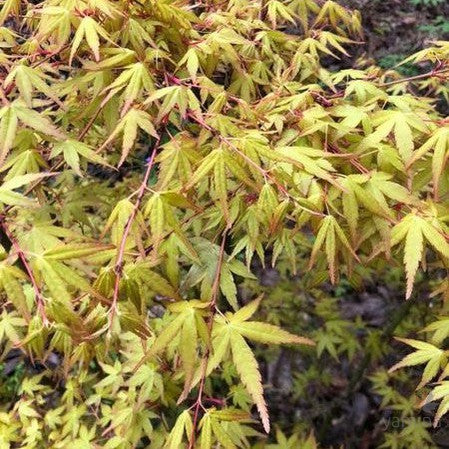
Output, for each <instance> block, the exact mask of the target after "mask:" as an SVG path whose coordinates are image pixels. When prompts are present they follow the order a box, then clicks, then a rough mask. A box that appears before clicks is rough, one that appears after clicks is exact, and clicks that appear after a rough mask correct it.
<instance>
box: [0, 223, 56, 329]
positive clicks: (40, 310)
mask: <svg viewBox="0 0 449 449" xmlns="http://www.w3.org/2000/svg"><path fill="white" fill-rule="evenodd" d="M0 226H1V228H2V229H3V232H4V233H5V234H6V236H7V237H8V239H9V241H10V242H11V243H12V246H13V248H14V249H15V251H16V253H17V255H18V256H19V258H20V260H21V261H22V263H23V266H24V267H25V270H26V272H27V274H28V277H29V278H30V281H31V284H32V286H33V289H34V295H35V297H36V305H37V311H38V313H39V315H40V316H41V319H42V322H43V323H44V325H45V326H48V324H49V321H48V318H47V315H46V314H45V307H44V304H45V302H44V297H43V296H42V292H41V289H40V287H39V285H38V284H37V282H36V278H35V277H34V274H33V270H32V269H31V267H30V264H29V262H28V260H27V258H26V256H25V252H24V251H23V250H22V248H21V247H20V245H19V242H18V241H17V239H16V238H15V237H14V235H13V234H12V233H11V231H10V230H9V227H8V225H7V224H6V221H5V217H4V215H2V216H0Z"/></svg>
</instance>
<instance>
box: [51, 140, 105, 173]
mask: <svg viewBox="0 0 449 449" xmlns="http://www.w3.org/2000/svg"><path fill="white" fill-rule="evenodd" d="M61 153H62V155H63V156H64V159H65V161H66V162H67V164H68V165H69V167H71V168H72V169H73V170H74V171H75V173H76V174H77V175H78V176H81V177H83V173H82V172H81V169H80V156H82V157H84V158H85V159H87V160H88V161H90V162H93V163H95V164H100V165H104V166H107V167H110V165H109V164H108V163H107V162H106V161H105V160H104V159H103V158H102V157H101V156H100V155H99V154H98V153H97V152H95V151H94V150H93V149H92V148H91V147H89V145H86V144H85V143H82V142H79V141H77V140H75V139H67V140H65V141H62V142H57V143H56V144H55V145H54V146H53V149H52V151H51V154H50V159H53V158H55V157H56V156H58V155H59V154H61Z"/></svg>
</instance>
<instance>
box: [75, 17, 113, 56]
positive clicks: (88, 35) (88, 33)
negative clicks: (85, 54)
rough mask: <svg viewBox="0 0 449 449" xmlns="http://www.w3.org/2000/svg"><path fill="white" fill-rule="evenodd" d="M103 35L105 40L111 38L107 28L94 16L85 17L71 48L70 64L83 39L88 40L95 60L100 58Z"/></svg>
mask: <svg viewBox="0 0 449 449" xmlns="http://www.w3.org/2000/svg"><path fill="white" fill-rule="evenodd" d="M99 36H101V37H102V38H103V39H105V40H109V36H108V33H107V32H106V30H105V29H104V28H103V27H102V26H101V25H100V24H99V23H97V22H96V21H95V19H93V18H92V17H89V16H87V17H83V18H82V19H81V22H80V24H79V25H78V28H77V30H76V33H75V36H74V38H73V42H72V47H71V50H70V58H69V65H71V64H72V60H73V57H74V56H75V53H76V52H77V50H78V47H79V46H80V44H81V42H82V41H83V39H85V40H86V42H87V45H88V46H89V48H90V49H91V50H92V53H93V54H94V57H95V60H96V61H99V60H100V38H99Z"/></svg>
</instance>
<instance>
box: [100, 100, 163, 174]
mask: <svg viewBox="0 0 449 449" xmlns="http://www.w3.org/2000/svg"><path fill="white" fill-rule="evenodd" d="M138 129H142V130H143V131H145V132H146V133H147V134H148V135H150V136H153V137H156V138H157V137H158V134H157V132H156V130H155V129H154V126H153V123H152V118H151V116H150V115H149V114H148V113H147V112H145V111H142V110H139V109H135V108H132V109H130V110H129V111H128V112H127V113H126V114H125V116H124V117H123V118H122V119H121V120H120V121H119V122H118V124H117V126H116V127H115V129H114V131H112V133H111V135H110V136H109V137H108V138H107V139H106V141H105V142H104V143H103V145H102V146H101V147H100V148H99V151H101V150H102V149H103V148H104V147H106V146H107V145H109V143H111V142H112V141H113V140H114V139H115V138H116V137H117V136H118V135H119V134H120V133H122V134H123V142H122V155H121V158H120V161H119V163H118V166H119V167H120V166H121V165H122V164H123V162H125V160H126V158H127V156H128V154H129V152H130V151H131V149H132V147H133V145H134V142H135V140H136V138H137V130H138Z"/></svg>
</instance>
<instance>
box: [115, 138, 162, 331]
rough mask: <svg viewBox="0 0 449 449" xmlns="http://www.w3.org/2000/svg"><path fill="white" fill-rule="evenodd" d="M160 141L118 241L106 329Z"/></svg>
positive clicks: (155, 145)
mask: <svg viewBox="0 0 449 449" xmlns="http://www.w3.org/2000/svg"><path fill="white" fill-rule="evenodd" d="M160 141H161V137H160V135H159V137H158V138H157V139H156V142H155V144H154V146H153V150H152V152H151V156H150V159H149V160H148V163H147V168H146V170H145V174H144V177H143V179H142V182H141V184H140V187H139V190H138V191H137V198H136V202H135V203H134V207H133V210H132V211H131V214H130V216H129V217H128V220H127V222H126V225H125V229H124V231H123V236H122V239H121V241H120V246H119V251H118V255H117V260H116V262H115V265H114V272H115V283H114V293H113V296H112V303H111V307H110V310H109V317H108V318H109V322H108V330H109V331H110V330H111V328H112V325H113V321H114V317H115V315H116V314H117V302H118V297H119V293H120V281H121V279H122V274H123V259H124V257H125V246H126V241H127V239H128V235H129V233H130V232H131V227H132V225H133V223H134V220H135V218H136V215H137V212H138V210H139V207H140V203H141V202H142V199H143V196H144V194H145V191H146V188H147V185H148V179H149V177H150V174H151V170H152V168H153V165H154V159H155V157H156V153H157V150H158V149H159V144H160Z"/></svg>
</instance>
